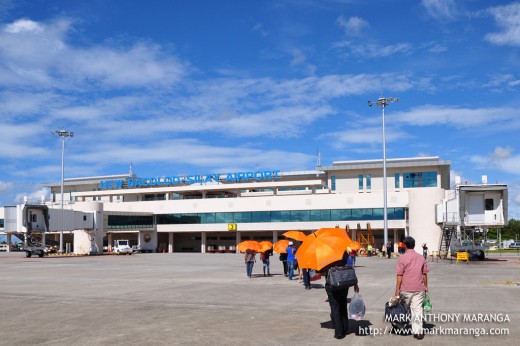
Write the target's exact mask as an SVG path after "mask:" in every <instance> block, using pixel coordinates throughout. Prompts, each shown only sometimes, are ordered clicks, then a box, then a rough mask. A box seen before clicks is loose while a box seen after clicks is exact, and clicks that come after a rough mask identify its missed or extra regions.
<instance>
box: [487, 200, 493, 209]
mask: <svg viewBox="0 0 520 346" xmlns="http://www.w3.org/2000/svg"><path fill="white" fill-rule="evenodd" d="M494 209H495V203H494V202H493V198H486V210H494Z"/></svg>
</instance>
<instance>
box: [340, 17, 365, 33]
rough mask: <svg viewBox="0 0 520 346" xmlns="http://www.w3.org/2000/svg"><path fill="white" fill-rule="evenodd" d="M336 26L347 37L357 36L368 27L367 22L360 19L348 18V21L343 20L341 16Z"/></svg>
mask: <svg viewBox="0 0 520 346" xmlns="http://www.w3.org/2000/svg"><path fill="white" fill-rule="evenodd" d="M336 24H338V26H339V27H340V28H342V29H343V30H344V31H345V34H346V35H348V36H359V35H360V34H361V31H363V30H364V29H365V28H368V26H369V24H368V22H367V21H365V20H364V19H362V18H359V17H350V18H349V19H345V17H343V16H342V15H341V16H339V17H338V19H337V20H336Z"/></svg>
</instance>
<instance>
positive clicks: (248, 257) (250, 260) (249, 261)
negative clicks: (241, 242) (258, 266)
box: [244, 249, 256, 279]
mask: <svg viewBox="0 0 520 346" xmlns="http://www.w3.org/2000/svg"><path fill="white" fill-rule="evenodd" d="M244 262H245V263H246V272H247V277H248V278H250V279H252V278H253V266H254V265H255V262H256V252H255V251H254V250H251V249H247V250H246V253H245V255H244Z"/></svg>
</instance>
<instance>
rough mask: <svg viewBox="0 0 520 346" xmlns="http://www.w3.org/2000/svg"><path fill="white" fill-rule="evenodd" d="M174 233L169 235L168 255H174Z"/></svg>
mask: <svg viewBox="0 0 520 346" xmlns="http://www.w3.org/2000/svg"><path fill="white" fill-rule="evenodd" d="M173 249H174V247H173V232H170V233H168V253H173Z"/></svg>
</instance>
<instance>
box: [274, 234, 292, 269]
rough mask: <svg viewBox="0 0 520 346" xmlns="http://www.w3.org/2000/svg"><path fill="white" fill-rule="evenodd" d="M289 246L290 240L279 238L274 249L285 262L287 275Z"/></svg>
mask: <svg viewBox="0 0 520 346" xmlns="http://www.w3.org/2000/svg"><path fill="white" fill-rule="evenodd" d="M287 246H289V240H288V239H283V240H279V241H277V242H276V244H274V251H276V252H278V253H279V254H280V261H281V262H282V264H283V274H284V275H285V277H287Z"/></svg>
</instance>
